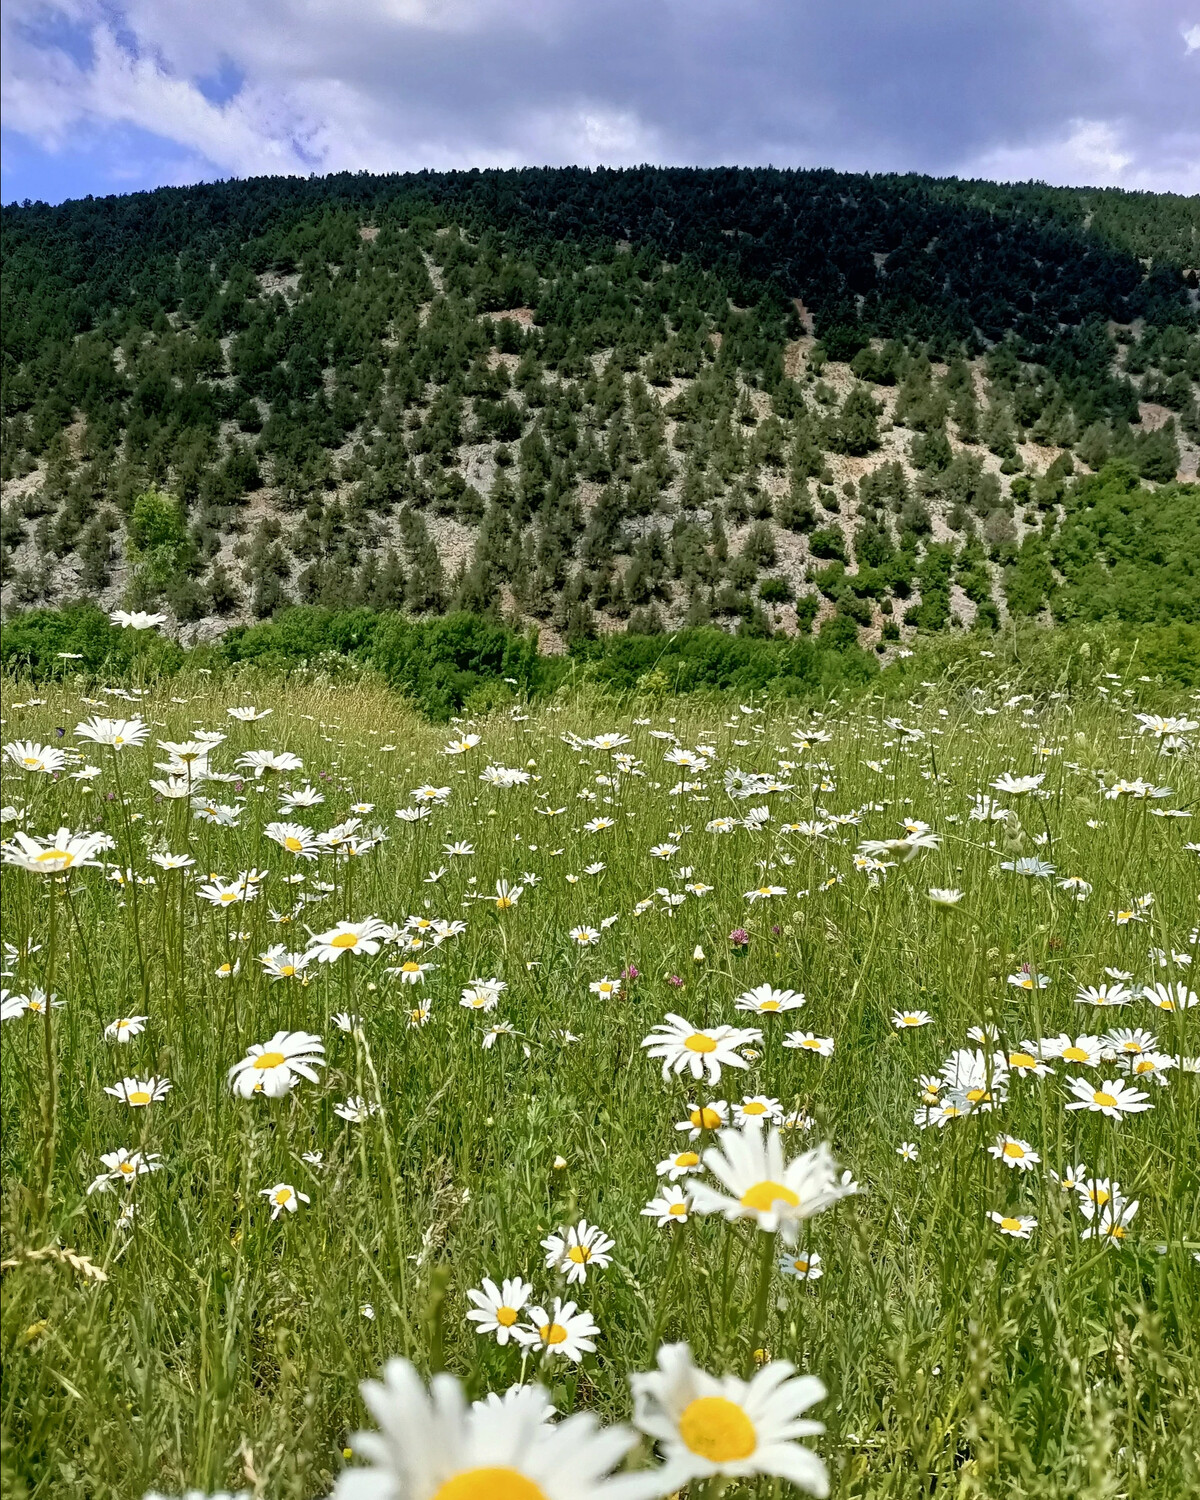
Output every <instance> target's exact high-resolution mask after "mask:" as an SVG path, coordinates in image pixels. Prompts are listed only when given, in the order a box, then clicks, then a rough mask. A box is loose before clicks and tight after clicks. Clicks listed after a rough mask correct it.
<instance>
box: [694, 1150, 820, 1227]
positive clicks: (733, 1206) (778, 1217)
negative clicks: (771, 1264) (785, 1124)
mask: <svg viewBox="0 0 1200 1500" xmlns="http://www.w3.org/2000/svg"><path fill="white" fill-rule="evenodd" d="M719 1141H720V1145H718V1146H710V1147H709V1148H708V1150H707V1151H706V1152H705V1153H704V1165H705V1166H706V1167H707V1168H708V1170H709V1171H710V1172H712V1174H713V1175H714V1176H715V1177H717V1178H718V1179H719V1180H720V1181H721V1182H722V1183H723V1184H724V1186H725V1188H726V1189H727V1191H726V1192H721V1191H720V1190H718V1189H717V1188H714V1187H711V1186H710V1185H709V1184H708V1183H706V1182H700V1181H695V1182H693V1183H692V1202H693V1204H694V1206H695V1210H696V1212H697V1213H698V1214H711V1213H721V1214H724V1216H725V1217H726V1218H727V1219H730V1220H733V1219H752V1220H753V1221H754V1222H755V1223H756V1224H757V1225H758V1227H759V1228H760V1229H761V1230H763V1232H764V1233H766V1234H775V1233H776V1232H779V1233H781V1234H782V1235H783V1238H784V1241H785V1242H786V1243H787V1244H794V1243H795V1240H796V1236H797V1234H798V1233H799V1230H800V1224H801V1222H802V1221H803V1220H804V1219H808V1218H811V1217H812V1216H813V1215H814V1214H818V1213H820V1212H821V1211H822V1210H823V1209H826V1208H829V1207H831V1206H832V1205H833V1204H834V1203H836V1202H837V1201H838V1199H839V1198H844V1197H846V1196H848V1191H849V1190H848V1189H847V1188H845V1187H844V1186H843V1185H842V1184H841V1183H840V1182H839V1179H838V1174H837V1165H836V1163H835V1162H834V1159H833V1155H832V1153H831V1152H830V1150H829V1147H828V1146H826V1145H820V1146H817V1147H816V1148H815V1149H813V1150H812V1151H806V1152H804V1153H803V1155H801V1156H797V1157H795V1158H793V1160H792V1161H790V1162H785V1160H784V1156H783V1146H782V1144H781V1141H780V1135H779V1131H778V1130H777V1129H774V1128H772V1129H771V1130H760V1129H749V1130H723V1131H722V1132H721V1134H720V1136H719Z"/></svg>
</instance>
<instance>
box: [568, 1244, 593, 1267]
mask: <svg viewBox="0 0 1200 1500" xmlns="http://www.w3.org/2000/svg"><path fill="white" fill-rule="evenodd" d="M591 1258H592V1252H591V1249H590V1248H589V1247H588V1246H587V1245H572V1246H571V1248H570V1249H569V1250H568V1251H567V1259H568V1260H573V1261H574V1262H575V1264H576V1265H577V1266H586V1265H587V1263H588V1261H589V1260H591Z"/></svg>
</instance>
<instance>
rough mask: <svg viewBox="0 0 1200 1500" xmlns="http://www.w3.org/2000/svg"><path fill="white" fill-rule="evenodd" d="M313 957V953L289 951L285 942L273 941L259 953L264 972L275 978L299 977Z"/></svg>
mask: <svg viewBox="0 0 1200 1500" xmlns="http://www.w3.org/2000/svg"><path fill="white" fill-rule="evenodd" d="M311 958H312V954H311V953H289V952H288V951H287V949H286V947H285V946H284V944H283V943H273V944H272V945H271V947H269V948H268V949H267V951H266V952H265V953H260V954H259V955H258V961H259V963H260V964H262V966H263V972H264V973H265V974H267V975H269V977H270V978H271V979H273V980H276V979H299V978H300V976H301V974H302V973H303V972H304V970H305V968H306V967H307V966H308V963H309V960H310V959H311Z"/></svg>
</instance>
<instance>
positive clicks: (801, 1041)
mask: <svg viewBox="0 0 1200 1500" xmlns="http://www.w3.org/2000/svg"><path fill="white" fill-rule="evenodd" d="M783 1045H784V1046H785V1047H791V1048H794V1049H796V1050H798V1051H801V1052H815V1053H816V1054H817V1056H818V1057H832V1056H833V1045H834V1043H833V1038H832V1037H831V1036H818V1035H817V1034H816V1032H815V1031H789V1032H788V1034H787V1036H785V1037H784V1039H783Z"/></svg>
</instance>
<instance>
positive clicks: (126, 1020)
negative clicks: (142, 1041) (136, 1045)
mask: <svg viewBox="0 0 1200 1500" xmlns="http://www.w3.org/2000/svg"><path fill="white" fill-rule="evenodd" d="M148 1019H149V1017H147V1016H122V1017H120V1019H119V1020H116V1021H110V1022H109V1023H108V1025H107V1026H106V1027H105V1028H104V1036H105V1040H106V1041H110V1042H131V1041H132V1040H133V1039H134V1037H135V1036H141V1034H142V1032H143V1031H145V1029H146V1022H147V1020H148Z"/></svg>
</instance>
